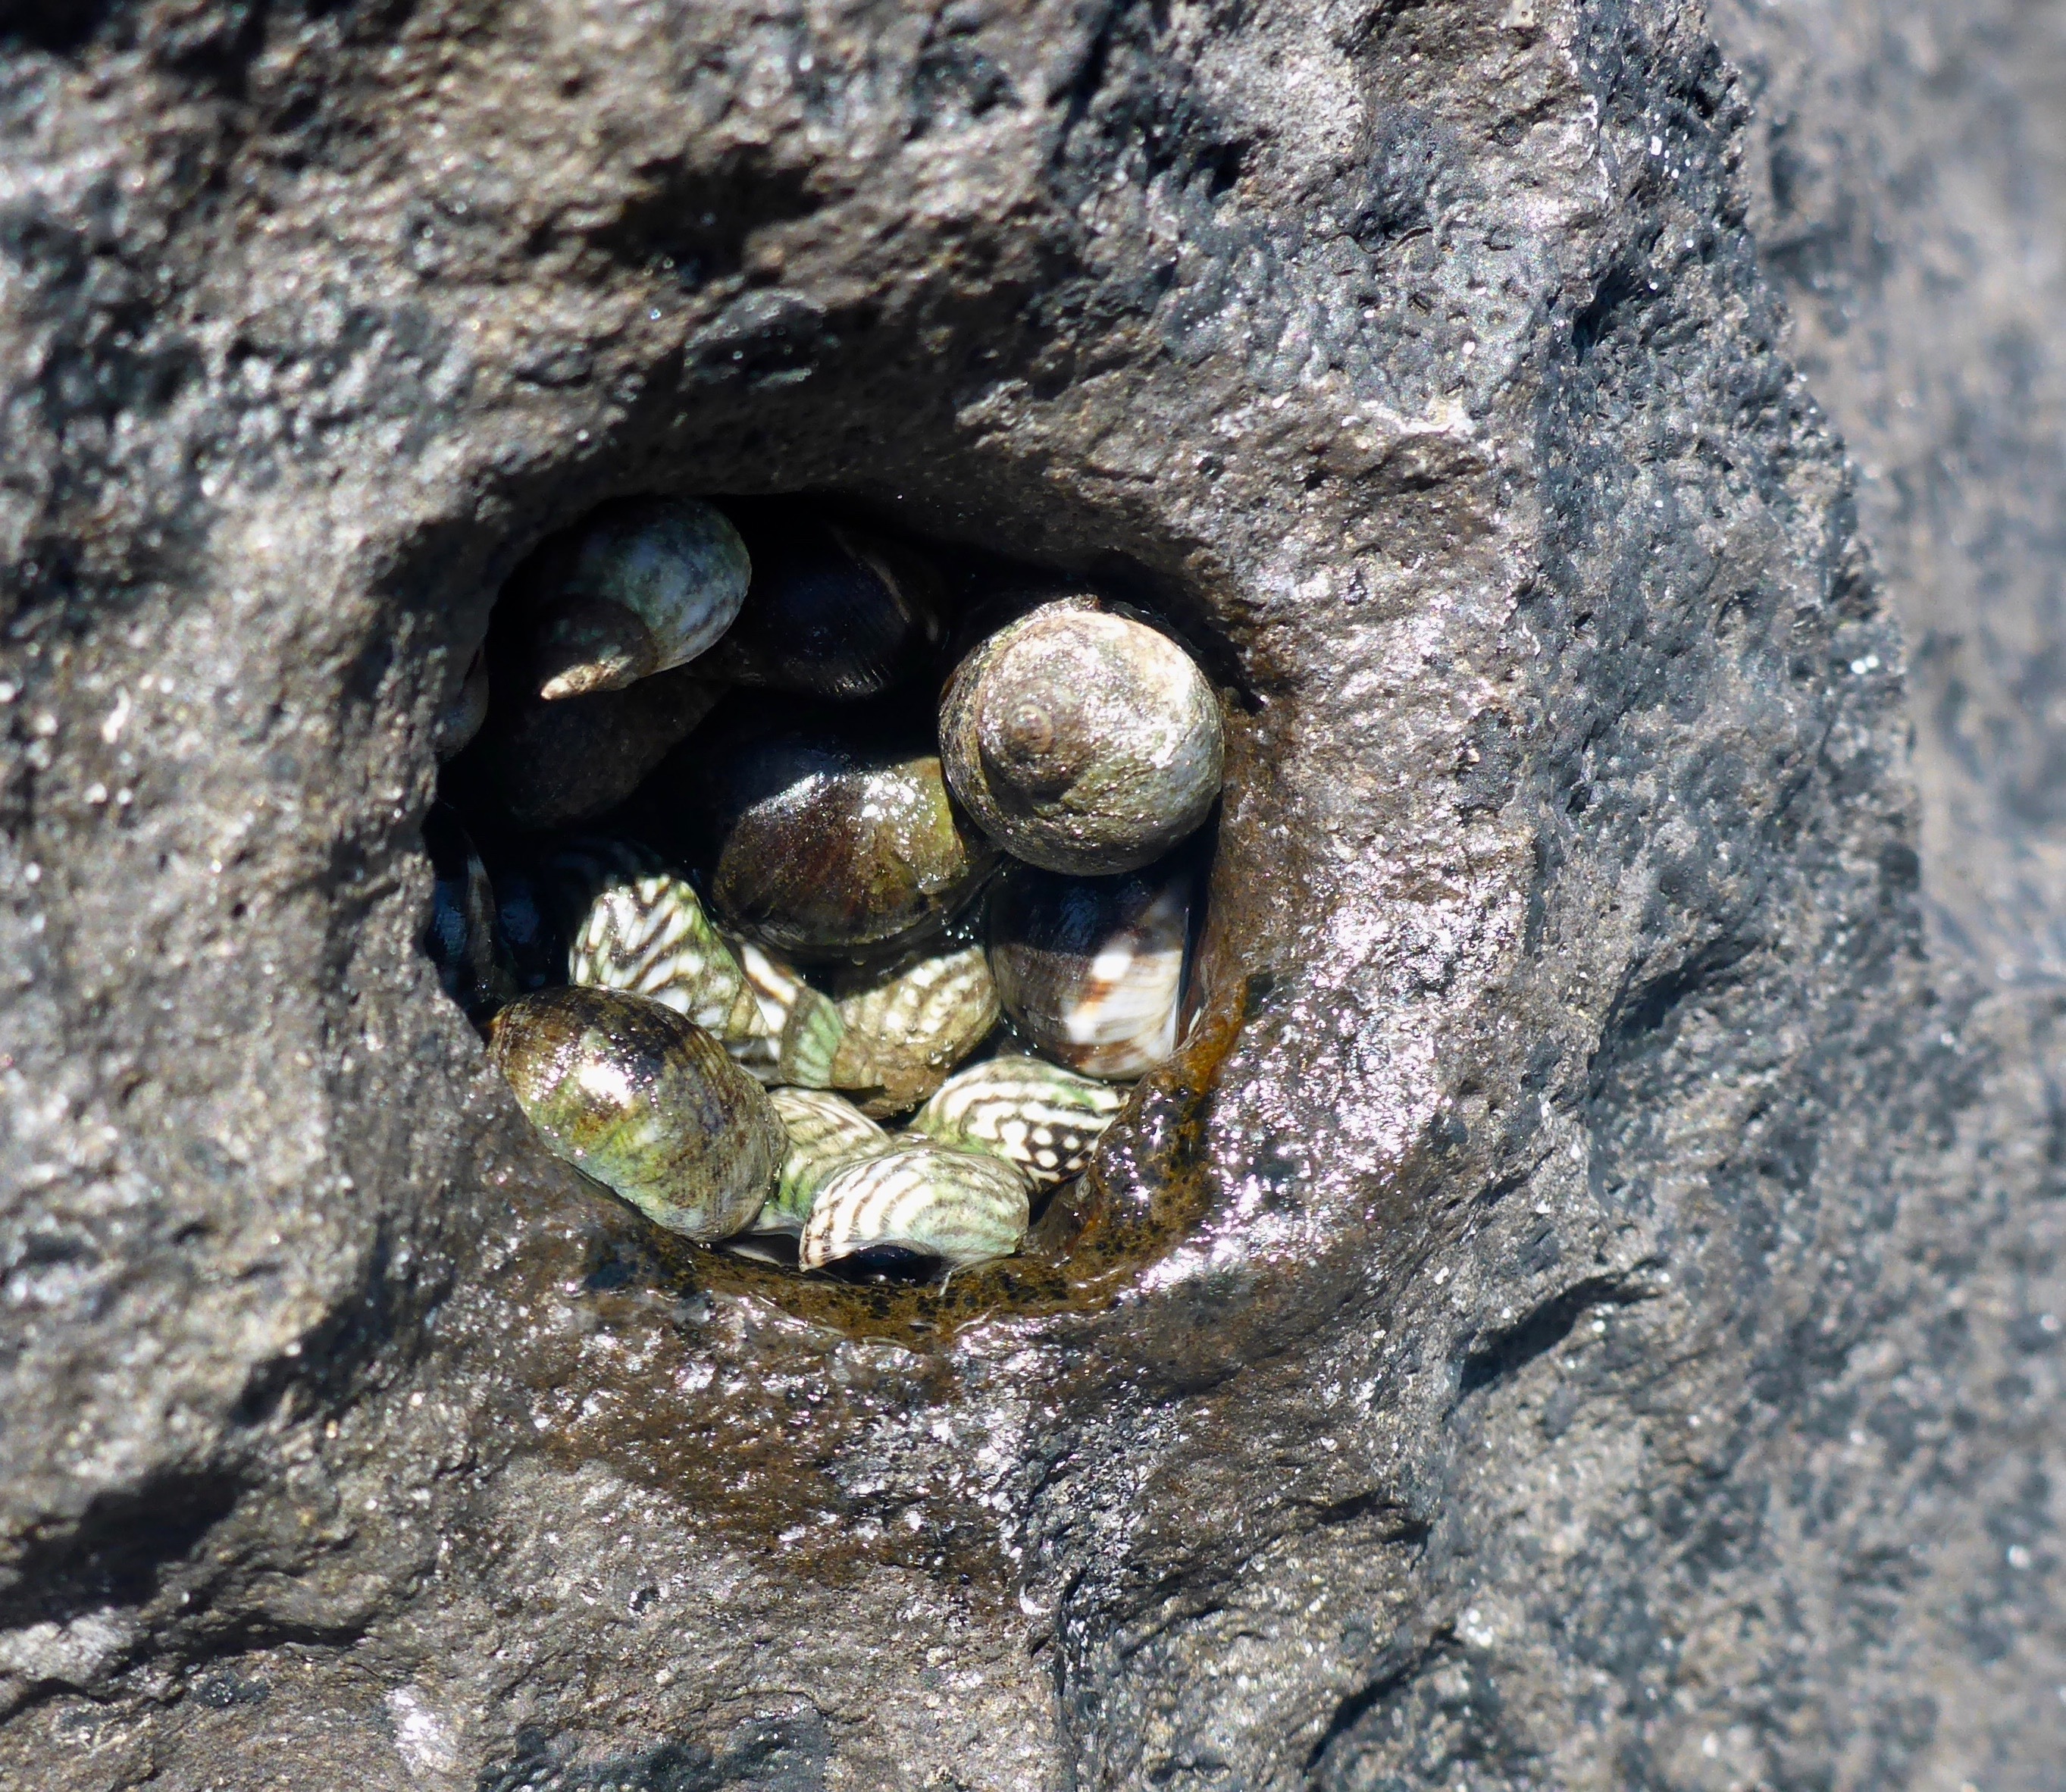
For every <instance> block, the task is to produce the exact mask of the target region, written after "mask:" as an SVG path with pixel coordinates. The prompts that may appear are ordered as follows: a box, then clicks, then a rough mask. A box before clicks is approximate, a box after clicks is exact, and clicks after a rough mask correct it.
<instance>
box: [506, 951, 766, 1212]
mask: <svg viewBox="0 0 2066 1792" xmlns="http://www.w3.org/2000/svg"><path fill="white" fill-rule="evenodd" d="M488 1052H489V1055H490V1056H491V1057H492V1059H493V1060H494V1062H495V1065H496V1068H497V1069H499V1070H500V1072H502V1074H503V1075H504V1076H505V1077H507V1078H508V1081H509V1086H510V1088H511V1089H513V1090H514V1091H515V1092H516V1101H517V1105H519V1106H521V1108H522V1109H523V1110H524V1112H525V1116H526V1117H528V1118H529V1121H530V1122H531V1124H532V1125H533V1126H535V1127H537V1129H538V1131H539V1133H541V1135H542V1136H543V1137H544V1138H545V1142H546V1144H547V1145H549V1146H550V1147H551V1149H552V1150H553V1153H554V1154H555V1155H557V1156H558V1157H561V1158H565V1160H566V1161H567V1162H569V1163H570V1164H572V1165H573V1166H575V1167H576V1168H577V1169H578V1170H582V1171H584V1172H585V1174H588V1175H589V1176H591V1177H593V1178H594V1179H595V1180H596V1181H597V1182H601V1183H602V1184H603V1186H605V1187H606V1188H609V1189H610V1190H614V1192H615V1193H617V1194H619V1195H621V1196H622V1197H623V1198H624V1199H626V1201H628V1202H630V1203H631V1204H632V1206H634V1207H636V1208H638V1210H639V1211H640V1212H642V1213H643V1214H645V1215H646V1217H647V1218H649V1219H650V1220H652V1221H653V1222H654V1224H656V1225H658V1226H665V1227H666V1229H667V1230H669V1231H670V1232H679V1233H681V1234H683V1235H684V1236H685V1237H687V1238H691V1239H699V1240H703V1241H704V1242H709V1241H711V1240H714V1239H722V1238H727V1237H729V1236H730V1235H731V1234H732V1233H734V1232H736V1231H738V1230H740V1229H741V1228H742V1227H743V1226H746V1225H747V1223H748V1222H751V1219H752V1218H753V1217H754V1215H755V1214H757V1213H758V1212H759V1211H760V1206H761V1202H762V1201H763V1200H764V1198H766V1196H767V1194H768V1190H769V1189H770V1187H771V1186H772V1185H773V1183H774V1181H775V1176H776V1168H777V1166H779V1165H780V1162H781V1159H782V1153H783V1149H784V1145H785V1143H786V1140H785V1136H784V1133H783V1129H782V1122H781V1121H780V1120H779V1119H778V1118H777V1117H776V1113H775V1109H774V1108H773V1107H772V1105H770V1103H769V1101H768V1096H767V1093H766V1092H765V1091H764V1090H763V1089H761V1087H760V1085H759V1084H758V1083H756V1082H755V1081H754V1080H753V1079H752V1078H751V1076H747V1074H746V1073H745V1072H743V1070H741V1069H740V1068H739V1066H738V1065H737V1064H734V1063H733V1062H732V1061H731V1057H730V1056H728V1055H727V1052H725V1049H724V1048H723V1046H722V1045H720V1044H719V1043H718V1042H717V1040H715V1038H713V1037H712V1036H711V1035H710V1034H709V1033H707V1032H705V1031H704V1030H703V1028H700V1027H699V1026H697V1025H695V1023H694V1022H692V1021H690V1020H685V1019H683V1016H680V1015H679V1014H677V1013H675V1012H674V1010H673V1009H672V1008H668V1007H662V1006H661V1005H660V1004H659V1003H658V1002H654V1001H651V1000H649V999H647V998H646V997H645V996H642V995H626V994H624V993H622V992H621V991H616V990H602V989H580V988H574V989H555V990H543V991H539V992H538V993H537V994H536V995H526V996H524V997H522V998H521V999H518V1000H516V1001H515V1002H512V1003H510V1004H509V1006H508V1007H505V1008H504V1009H503V1010H502V1012H500V1014H498V1015H497V1016H496V1018H495V1020H494V1022H493V1023H492V1025H491V1027H490V1028H489V1031H488Z"/></svg>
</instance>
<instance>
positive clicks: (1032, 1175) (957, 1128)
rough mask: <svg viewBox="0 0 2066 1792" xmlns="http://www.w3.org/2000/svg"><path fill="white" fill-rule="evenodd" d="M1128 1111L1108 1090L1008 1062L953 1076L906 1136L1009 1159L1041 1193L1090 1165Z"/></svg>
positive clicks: (1018, 1060)
mask: <svg viewBox="0 0 2066 1792" xmlns="http://www.w3.org/2000/svg"><path fill="white" fill-rule="evenodd" d="M1125 1105H1126V1097H1125V1095H1124V1093H1121V1092H1120V1090H1118V1089H1114V1088H1113V1087H1112V1085H1110V1084H1109V1083H1101V1082H1099V1081H1098V1080H1096V1078H1094V1077H1090V1076H1078V1075H1076V1072H1074V1071H1071V1070H1064V1069H1063V1068H1062V1067H1061V1066H1060V1065H1059V1064H1049V1063H1047V1061H1046V1060H1044V1059H1042V1058H1029V1057H1022V1056H1017V1055H1013V1056H1002V1057H995V1058H988V1059H986V1060H984V1061H983V1062H982V1063H981V1064H970V1066H969V1067H968V1068H967V1069H966V1070H962V1071H958V1072H956V1073H955V1074H954V1076H950V1077H949V1078H948V1079H947V1080H946V1082H945V1083H943V1084H942V1085H941V1086H940V1089H939V1091H938V1093H937V1094H935V1095H934V1097H933V1098H932V1099H931V1100H930V1101H928V1102H927V1103H926V1105H925V1106H924V1107H922V1108H921V1109H919V1110H918V1113H915V1114H913V1116H912V1117H911V1124H910V1125H909V1128H908V1129H906V1132H907V1136H908V1135H909V1133H921V1134H922V1135H923V1136H924V1137H927V1138H929V1139H931V1140H933V1141H934V1142H936V1143H938V1144H940V1145H954V1146H955V1147H957V1148H958V1149H961V1150H964V1151H987V1152H989V1153H990V1154H991V1155H992V1156H993V1157H999V1158H1007V1159H1008V1160H1009V1161H1010V1162H1012V1163H1015V1164H1016V1165H1018V1166H1019V1168H1020V1169H1021V1170H1023V1171H1024V1172H1025V1173H1026V1174H1027V1178H1029V1179H1030V1180H1031V1182H1032V1184H1033V1186H1034V1187H1035V1188H1036V1189H1043V1188H1049V1187H1051V1186H1053V1185H1054V1184H1055V1183H1057V1182H1065V1181H1067V1179H1068V1178H1070V1177H1071V1176H1073V1175H1075V1174H1076V1173H1077V1172H1078V1171H1079V1170H1081V1169H1082V1168H1083V1167H1084V1165H1085V1164H1087V1163H1088V1162H1090V1157H1091V1148H1092V1146H1093V1145H1096V1143H1097V1141H1098V1139H1099V1137H1100V1136H1101V1135H1102V1134H1103V1133H1104V1129H1105V1128H1106V1127H1108V1126H1109V1125H1111V1124H1112V1120H1113V1117H1115V1116H1116V1114H1117V1113H1119V1110H1120V1109H1121V1108H1123V1107H1124V1106H1125Z"/></svg>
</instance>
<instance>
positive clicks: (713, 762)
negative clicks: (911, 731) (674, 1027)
mask: <svg viewBox="0 0 2066 1792" xmlns="http://www.w3.org/2000/svg"><path fill="white" fill-rule="evenodd" d="M694 746H695V743H693V742H692V743H691V747H694ZM674 768H679V772H675V770H674ZM670 775H673V776H674V777H675V778H676V781H677V784H678V785H679V787H680V788H681V791H682V794H683V797H686V798H687V800H688V801H689V802H690V803H691V805H693V807H694V808H695V811H696V813H698V815H699V818H700V821H701V824H702V836H703V838H702V845H703V859H704V862H705V864H706V866H707V870H708V872H709V885H708V888H709V891H710V897H711V902H712V904H713V906H715V910H716V911H717V914H718V916H719V919H720V920H722V921H723V922H724V924H725V925H726V926H728V927H731V928H733V929H735V930H737V931H739V932H740V933H743V934H745V935H748V936H749V937H751V938H752V939H756V940H758V941H759V942H760V943H762V944H763V945H765V946H771V947H774V948H775V949H776V950H777V951H785V952H793V953H796V954H797V955H800V956H802V957H806V958H809V957H828V956H833V955H848V954H860V953H864V952H868V951H876V950H885V951H886V950H889V949H891V948H892V947H894V946H895V945H897V943H900V942H902V941H904V940H905V939H909V938H910V937H912V936H914V935H920V934H922V933H923V932H924V931H926V930H928V929H929V928H930V926H933V925H934V924H936V923H937V922H939V921H941V920H942V919H943V918H945V917H946V916H947V915H949V914H951V913H952V912H953V911H954V910H956V909H957V908H958V907H959V906H961V905H962V903H963V902H965V901H966V899H967V898H968V897H969V896H970V894H971V893H972V892H973V890H974V887H975V886H976V884H977V883H978V881H979V879H980V878H982V875H983V874H984V872H985V871H986V870H987V869H988V867H989V865H990V861H991V857H992V855H991V853H990V849H989V848H988V845H987V844H986V842H985V841H983V840H982V837H981V836H980V835H979V834H978V833H976V832H975V831H974V829H971V828H970V827H969V826H967V825H966V823H965V821H963V820H962V817H961V815H960V814H959V813H958V811H957V809H956V808H955V806H954V801H953V799H952V798H951V797H949V795H948V794H947V787H946V780H944V778H943V777H942V775H941V771H940V761H939V760H938V757H937V756H935V755H934V754H932V753H930V752H926V751H924V750H922V749H914V748H913V747H912V746H911V745H909V744H902V743H898V742H896V741H893V740H892V741H888V742H883V741H877V740H870V739H869V738H868V737H866V736H862V735H860V734H857V733H847V732H837V731H833V730H828V729H823V728H816V727H812V726H806V727H801V728H778V729H776V730H774V731H772V732H760V731H744V732H742V731H737V730H735V731H731V732H729V733H727V735H725V736H722V737H721V738H720V739H719V740H716V741H715V742H713V743H712V744H711V747H710V748H709V750H708V752H707V754H706V753H702V752H696V753H691V752H690V751H689V749H688V748H684V749H683V752H679V753H677V754H676V755H675V756H674V759H673V760H671V761H670Z"/></svg>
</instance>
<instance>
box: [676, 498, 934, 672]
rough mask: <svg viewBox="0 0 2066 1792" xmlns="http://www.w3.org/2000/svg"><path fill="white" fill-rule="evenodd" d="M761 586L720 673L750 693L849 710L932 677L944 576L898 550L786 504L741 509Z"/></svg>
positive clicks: (749, 600) (724, 652) (718, 656)
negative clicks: (797, 695)
mask: <svg viewBox="0 0 2066 1792" xmlns="http://www.w3.org/2000/svg"><path fill="white" fill-rule="evenodd" d="M732 514H733V517H734V520H735V521H736V522H737V523H738V525H739V533H740V534H741V536H742V537H743V538H744V540H745V542H746V545H747V550H748V552H749V553H751V555H752V557H753V584H752V586H751V589H750V590H748V591H747V595H746V606H745V608H744V609H743V610H741V611H740V612H739V620H738V622H736V623H735V624H734V625H733V626H732V629H731V633H730V634H727V635H726V637H725V638H724V640H723V643H722V644H721V645H720V646H719V647H718V648H717V649H716V650H715V652H714V654H713V655H712V656H711V667H712V669H713V670H714V671H716V672H718V673H719V674H721V675H723V676H725V677H727V678H730V679H734V680H735V681H736V682H737V683H740V684H744V685H761V686H768V687H773V688H774V689H776V690H779V691H805V692H808V693H809V694H811V695H814V696H820V697H829V698H832V699H837V700H839V701H841V702H853V701H854V700H855V699H859V698H864V697H873V696H875V695H879V694H880V693H881V692H882V691H887V690H889V688H890V687H892V686H893V685H896V684H899V683H902V682H903V681H904V680H905V679H907V678H909V677H911V676H913V675H915V674H916V673H918V671H922V669H923V668H924V667H926V664H927V663H929V662H930V660H931V659H932V656H933V653H934V649H936V648H937V647H938V645H939V641H940V635H941V623H940V616H939V606H938V589H937V588H938V578H937V576H936V575H935V574H934V573H933V570H932V569H931V567H930V566H928V565H927V564H926V562H925V561H924V560H923V559H922V558H921V557H919V556H918V555H917V554H916V553H913V552H912V551H911V550H910V549H907V548H905V547H903V546H901V545H898V544H895V543H892V542H889V541H879V540H877V539H876V538H875V537H873V536H869V535H865V534H863V533H861V532H860V531H859V530H857V529H844V528H841V527H840V526H838V525H836V524H832V523H827V522H824V521H820V519H818V518H817V517H812V516H810V515H808V513H799V512H798V511H797V510H796V508H795V507H794V506H793V505H785V504H780V503H777V504H751V505H749V504H740V505H735V506H734V507H733V509H732Z"/></svg>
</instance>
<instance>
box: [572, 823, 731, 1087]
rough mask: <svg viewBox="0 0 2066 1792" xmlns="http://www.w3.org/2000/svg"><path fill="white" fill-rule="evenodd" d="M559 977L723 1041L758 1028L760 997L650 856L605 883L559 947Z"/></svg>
mask: <svg viewBox="0 0 2066 1792" xmlns="http://www.w3.org/2000/svg"><path fill="white" fill-rule="evenodd" d="M567 980H568V981H569V983H581V984H585V985H587V986H588V987H591V988H594V989H621V990H626V991H630V993H631V994H633V995H645V996H650V998H651V999H653V1000H654V1001H656V1002H658V1003H662V1005H663V1006H665V1007H670V1008H672V1009H673V1010H674V1012H676V1013H677V1014H680V1015H685V1016H687V1017H688V1019H690V1020H693V1021H694V1022H695V1024H697V1025H698V1026H699V1027H702V1028H707V1030H708V1031H709V1032H713V1033H715V1035H716V1036H718V1038H719V1040H720V1041H721V1042H723V1044H724V1045H725V1046H726V1047H727V1049H731V1048H735V1045H736V1044H738V1043H740V1042H743V1041H745V1040H749V1039H756V1038H758V1037H759V1036H760V1033H761V1031H762V1025H761V1012H760V1003H759V1001H758V1000H757V999H756V996H755V993H754V991H753V989H752V987H751V985H750V984H748V983H747V980H746V973H745V972H744V971H742V970H741V969H740V968H739V960H738V959H735V957H733V956H732V952H731V947H728V946H727V945H726V944H725V943H724V941H723V939H720V938H719V935H718V930H717V929H716V928H715V926H712V925H711V920H710V917H709V916H708V915H707V914H704V913H703V904H702V902H699V900H698V899H697V897H696V893H695V890H693V889H691V887H690V886H689V882H688V880H687V878H678V877H676V876H675V875H674V874H673V873H672V872H670V871H668V870H664V869H662V867H661V866H658V865H657V864H653V865H644V866H640V867H639V868H638V870H636V871H635V872H634V873H633V874H631V875H630V876H628V877H621V878H618V879H616V880H613V881H612V882H609V883H606V885H605V886H603V887H602V889H601V890H598V892H597V893H596V895H595V897H594V898H593V900H592V901H591V902H589V906H588V911H587V913H586V914H585V915H584V916H583V917H582V918H581V926H580V927H579V928H578V929H577V931H576V932H575V935H574V939H573V946H572V947H570V948H569V951H568V955H567Z"/></svg>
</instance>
